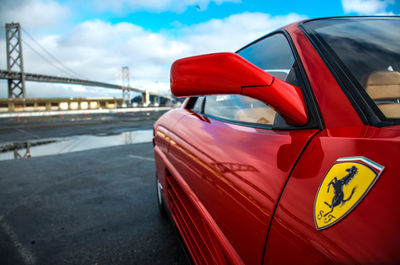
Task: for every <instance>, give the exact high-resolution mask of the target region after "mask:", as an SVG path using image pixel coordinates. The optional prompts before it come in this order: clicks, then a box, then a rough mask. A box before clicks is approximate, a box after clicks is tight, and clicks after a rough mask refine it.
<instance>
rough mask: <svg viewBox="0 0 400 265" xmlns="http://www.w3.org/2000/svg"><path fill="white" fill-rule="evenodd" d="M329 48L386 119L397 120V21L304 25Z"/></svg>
mask: <svg viewBox="0 0 400 265" xmlns="http://www.w3.org/2000/svg"><path fill="white" fill-rule="evenodd" d="M304 27H305V29H306V30H307V31H308V32H309V34H311V35H314V36H317V37H318V38H319V39H320V40H321V43H324V45H325V46H327V47H329V48H330V52H331V53H332V54H335V55H336V56H337V58H338V60H339V61H340V62H341V63H342V64H343V68H345V69H346V70H347V73H348V74H349V75H352V76H353V77H354V80H355V82H358V85H359V86H361V87H362V88H363V89H364V90H365V92H366V93H367V94H368V95H369V96H370V97H371V99H372V100H373V101H374V102H375V104H376V105H377V107H378V108H379V109H380V110H381V112H382V113H383V114H384V115H385V116H386V118H397V119H398V118H400V45H399V44H400V34H399V30H398V29H399V27H400V19H399V18H396V17H393V18H359V19H348V18H337V19H325V20H316V21H310V22H307V23H305V24H304Z"/></svg>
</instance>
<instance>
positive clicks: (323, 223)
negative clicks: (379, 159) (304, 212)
mask: <svg viewBox="0 0 400 265" xmlns="http://www.w3.org/2000/svg"><path fill="white" fill-rule="evenodd" d="M383 169H384V167H383V166H381V165H379V164H377V163H375V162H373V161H371V160H369V159H367V158H365V157H345V158H339V159H338V160H336V162H335V164H334V165H333V166H332V167H331V168H330V170H329V171H328V173H327V174H326V176H325V178H324V180H323V181H322V183H321V185H320V187H319V190H318V193H317V197H316V199H315V205H314V220H315V225H316V227H317V229H318V230H321V229H325V228H328V227H330V226H332V225H334V224H335V223H337V222H338V221H339V220H341V219H342V218H343V217H345V216H346V215H347V214H348V213H349V212H350V211H351V210H353V209H354V207H355V206H356V205H357V204H358V203H359V202H360V201H361V199H362V198H363V197H364V196H365V195H366V194H367V192H368V191H369V189H370V188H371V187H372V186H373V184H374V183H375V181H376V180H377V179H378V177H379V175H380V174H381V173H382V171H383Z"/></svg>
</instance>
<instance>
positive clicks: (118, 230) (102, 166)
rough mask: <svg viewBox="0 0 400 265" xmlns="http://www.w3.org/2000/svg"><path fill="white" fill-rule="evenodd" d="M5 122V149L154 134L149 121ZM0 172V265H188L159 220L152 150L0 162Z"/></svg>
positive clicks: (135, 147)
mask: <svg viewBox="0 0 400 265" xmlns="http://www.w3.org/2000/svg"><path fill="white" fill-rule="evenodd" d="M2 122H3V124H2V125H3V126H2V127H0V141H1V142H5V141H26V140H30V139H43V138H49V137H60V136H71V135H79V134H97V133H102V134H104V133H110V134H112V133H114V134H115V133H118V132H122V131H132V130H136V129H151V126H152V124H153V122H154V116H153V118H151V117H145V118H143V119H141V120H140V119H139V120H134V119H132V118H127V117H125V118H123V117H113V118H111V119H106V121H104V120H102V119H94V120H90V121H88V120H86V121H85V120H75V121H72V120H69V121H61V122H60V121H29V122H25V123H23V122H20V121H18V122H17V123H15V124H14V125H13V122H14V121H7V122H4V121H2ZM0 123H1V122H0ZM0 172H1V174H0V175H1V177H0V264H98V265H100V264H188V260H187V258H186V255H185V253H184V251H183V249H182V247H181V245H180V243H179V240H178V236H177V233H176V231H175V230H174V227H173V225H172V224H171V223H170V222H169V221H168V220H165V219H163V218H162V217H161V216H160V215H159V213H158V208H157V204H156V190H155V184H154V182H155V169H154V161H153V151H152V144H151V143H140V144H129V145H120V146H113V147H107V148H101V149H92V150H86V151H80V152H72V153H66V154H58V155H51V156H42V157H31V158H29V159H14V160H6V161H0Z"/></svg>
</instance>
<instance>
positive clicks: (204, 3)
mask: <svg viewBox="0 0 400 265" xmlns="http://www.w3.org/2000/svg"><path fill="white" fill-rule="evenodd" d="M94 2H95V3H96V5H97V6H98V7H99V8H100V9H107V10H110V9H111V10H113V11H122V10H124V9H125V8H129V10H130V11H135V10H146V11H151V12H163V11H173V12H178V13H180V12H183V11H185V10H186V9H187V8H188V7H190V6H193V7H196V8H198V9H199V10H205V9H207V7H208V5H209V4H210V3H211V2H214V3H216V4H217V5H221V4H223V3H225V2H231V3H239V2H241V0H179V1H177V0H114V1H102V0H94Z"/></svg>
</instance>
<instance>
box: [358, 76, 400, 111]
mask: <svg viewBox="0 0 400 265" xmlns="http://www.w3.org/2000/svg"><path fill="white" fill-rule="evenodd" d="M365 90H366V92H367V93H368V95H369V96H370V97H371V98H372V99H373V100H374V101H375V102H376V104H377V106H378V108H379V109H380V110H381V111H382V113H383V114H384V115H385V116H386V117H387V118H400V104H399V103H400V73H399V72H396V71H375V72H372V73H370V74H369V76H368V78H367V82H366V86H365ZM384 100H388V101H389V102H390V103H385V102H384Z"/></svg>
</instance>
